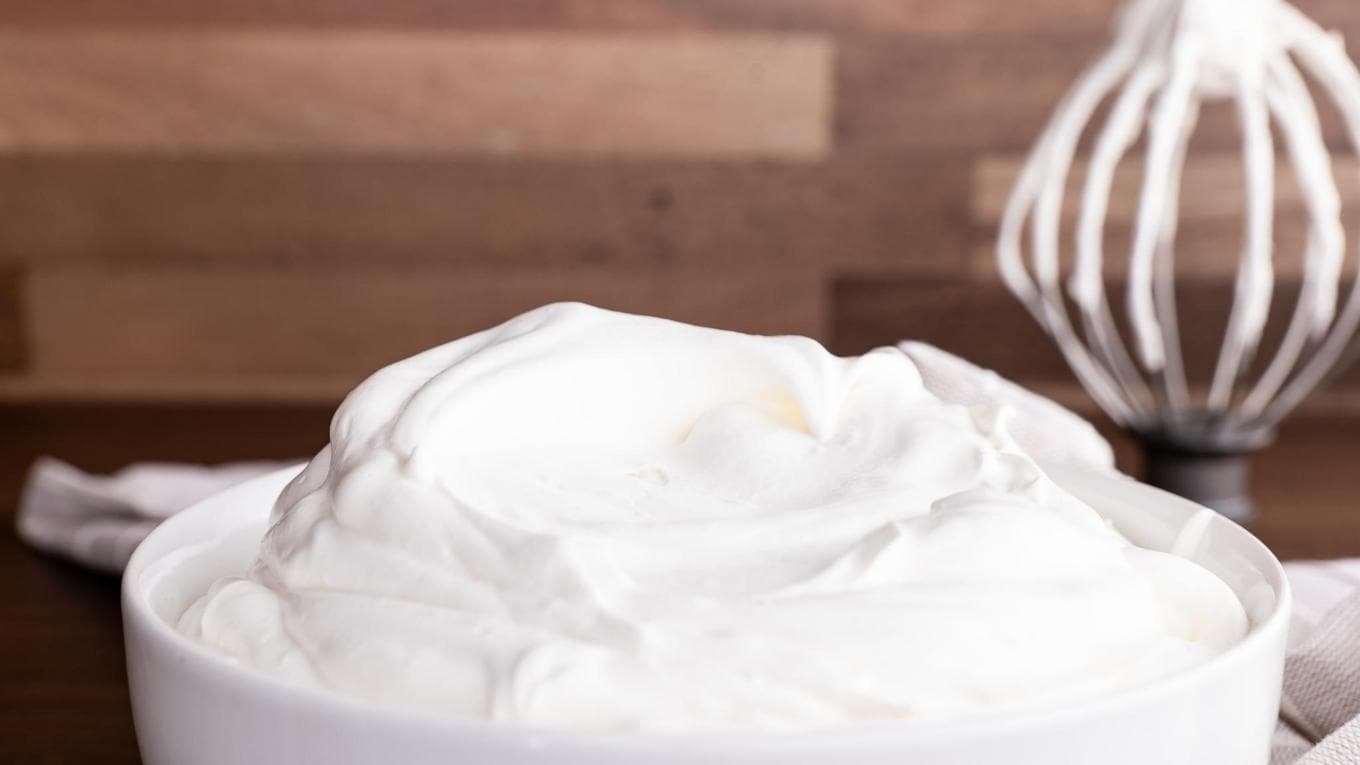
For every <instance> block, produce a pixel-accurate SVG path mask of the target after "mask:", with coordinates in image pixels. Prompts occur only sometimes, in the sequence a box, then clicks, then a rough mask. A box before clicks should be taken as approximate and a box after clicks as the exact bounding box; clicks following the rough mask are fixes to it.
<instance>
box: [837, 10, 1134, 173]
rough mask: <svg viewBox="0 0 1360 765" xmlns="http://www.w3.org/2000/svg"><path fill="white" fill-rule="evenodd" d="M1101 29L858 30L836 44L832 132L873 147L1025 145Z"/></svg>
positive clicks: (1097, 43)
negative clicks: (948, 34)
mask: <svg viewBox="0 0 1360 765" xmlns="http://www.w3.org/2000/svg"><path fill="white" fill-rule="evenodd" d="M1106 37H1107V33H1106V32H1105V30H1104V28H1103V27H1093V28H1089V29H1081V30H1078V31H1075V32H1066V31H1042V32H1026V33H991V32H988V33H978V34H971V35H967V36H964V37H961V38H954V37H944V36H938V35H889V34H881V35H872V34H864V35H861V36H859V37H857V38H856V39H855V40H854V41H853V43H850V42H847V43H846V44H843V45H841V46H839V48H838V50H837V54H838V55H837V71H836V96H837V101H836V109H837V113H836V127H837V138H838V139H839V142H840V143H841V144H842V145H846V146H857V147H873V148H886V147H909V148H971V149H986V150H988V151H1004V150H1008V149H1009V150H1020V149H1023V148H1025V147H1027V146H1029V144H1030V143H1031V142H1032V141H1033V140H1034V139H1035V138H1036V137H1037V136H1038V134H1039V131H1040V130H1041V129H1042V127H1043V125H1044V123H1045V121H1046V120H1047V118H1048V114H1049V112H1050V111H1051V110H1052V108H1053V105H1054V104H1056V103H1057V102H1058V99H1059V98H1061V96H1062V94H1063V93H1064V92H1065V91H1066V90H1067V88H1068V87H1069V86H1070V84H1071V82H1072V80H1073V78H1075V77H1076V76H1077V74H1078V73H1079V72H1080V71H1081V69H1082V67H1083V66H1084V64H1085V62H1086V61H1087V60H1089V59H1090V58H1091V57H1092V56H1093V55H1094V54H1095V53H1096V52H1097V51H1098V50H1099V49H1100V47H1101V46H1102V45H1103V44H1104V42H1105V40H1106Z"/></svg>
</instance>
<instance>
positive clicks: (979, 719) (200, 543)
mask: <svg viewBox="0 0 1360 765" xmlns="http://www.w3.org/2000/svg"><path fill="white" fill-rule="evenodd" d="M302 467H303V464H298V465H293V466H290V467H286V468H282V469H280V470H277V471H273V472H270V473H268V474H265V475H262V476H258V477H255V478H252V479H249V480H247V481H244V482H242V483H240V484H237V485H235V486H232V487H230V488H228V489H226V490H224V491H222V492H219V493H217V494H214V495H212V496H210V497H207V498H205V499H203V500H200V501H199V502H196V503H195V504H193V505H191V506H190V507H189V508H186V509H185V510H183V511H181V512H179V513H177V514H175V515H174V516H171V517H170V518H169V519H167V520H166V521H165V522H163V523H161V524H160V525H159V526H157V527H156V528H155V529H153V530H152V532H151V533H150V534H149V535H147V537H146V538H145V539H144V540H143V541H142V542H141V544H139V545H138V546H137V549H136V550H135V551H134V552H133V555H132V557H131V559H130V560H129V562H128V565H127V568H126V569H125V571H124V574H123V580H122V583H121V600H122V612H123V622H124V628H123V629H124V639H125V643H126V647H127V652H128V655H129V658H130V657H131V655H132V652H133V650H134V649H147V648H148V646H147V643H151V644H153V645H152V646H150V650H158V651H165V652H172V653H177V654H178V655H179V656H181V657H182V660H183V661H186V662H189V661H192V662H193V663H195V664H196V665H197V667H198V668H199V669H201V670H203V671H204V672H205V673H206V674H210V675H213V676H214V677H216V678H217V679H218V680H219V681H221V682H223V683H228V684H238V685H244V686H248V687H249V689H250V690H251V691H252V692H255V693H259V694H267V695H269V696H273V697H277V698H280V699H281V700H285V701H287V700H291V701H294V702H297V703H298V704H300V705H306V706H308V707H313V708H316V709H318V710H321V711H325V712H326V713H327V714H328V715H334V716H337V717H353V716H356V715H357V716H362V717H363V718H364V719H365V720H367V721H369V722H372V723H381V724H383V725H384V726H392V727H393V728H407V729H420V730H426V731H431V732H438V733H440V734H447V735H454V734H462V735H476V736H480V737H483V738H486V737H492V738H514V739H516V740H522V741H531V742H533V745H534V746H535V747H539V746H549V747H551V746H570V747H572V748H575V749H578V750H579V749H581V748H583V747H594V748H598V749H608V750H610V751H612V752H616V753H617V752H630V751H636V752H639V753H645V752H647V751H655V750H656V749H658V748H660V747H666V748H670V747H673V746H674V745H675V744H676V743H677V742H683V744H684V745H685V746H686V747H687V748H689V749H691V750H694V751H701V750H702V751H711V752H732V753H737V752H743V753H744V752H779V751H786V750H792V749H797V750H799V751H803V752H806V751H811V750H816V749H823V748H826V747H828V746H835V747H841V746H846V745H850V744H853V743H854V742H855V741H863V740H867V739H873V740H875V741H881V740H888V739H891V740H902V739H913V738H914V739H921V740H926V739H936V738H953V737H959V736H971V735H980V734H987V735H991V734H1004V733H1016V732H1024V731H1030V730H1040V729H1043V728H1048V727H1053V726H1058V725H1066V724H1074V723H1080V722H1081V721H1083V720H1098V719H1105V718H1109V717H1112V716H1118V715H1119V714H1120V713H1121V712H1122V711H1127V710H1130V709H1134V708H1138V707H1140V706H1143V705H1144V704H1146V703H1149V702H1155V701H1156V699H1158V698H1161V697H1166V696H1174V695H1176V694H1177V693H1178V691H1180V690H1181V689H1182V688H1184V687H1186V686H1192V687H1193V686H1194V685H1196V684H1198V683H1200V682H1202V681H1203V680H1204V679H1206V678H1209V677H1212V676H1215V675H1218V674H1219V673H1229V672H1232V671H1233V669H1234V665H1237V664H1240V663H1242V662H1250V661H1251V660H1252V656H1254V655H1255V654H1257V653H1258V652H1260V651H1264V650H1268V646H1267V645H1265V644H1267V643H1269V642H1271V641H1274V640H1277V639H1280V638H1282V637H1283V634H1284V633H1285V632H1286V631H1287V629H1288V624H1289V618H1290V610H1291V606H1292V591H1291V588H1290V584H1289V579H1288V577H1287V576H1286V575H1285V572H1284V568H1283V565H1282V564H1281V563H1280V561H1279V559H1278V558H1277V557H1276V556H1275V554H1274V553H1273V552H1271V551H1270V549H1269V548H1268V547H1267V546H1266V545H1265V544H1264V543H1263V542H1261V541H1260V540H1259V539H1257V538H1256V537H1255V536H1254V535H1253V534H1251V532H1249V531H1247V530H1246V529H1245V528H1242V527H1241V526H1239V525H1237V524H1236V523H1233V522H1232V521H1229V520H1228V519H1226V518H1223V520H1224V521H1225V522H1227V523H1228V524H1230V526H1231V528H1230V529H1229V530H1228V532H1229V533H1230V534H1232V535H1233V539H1232V545H1233V547H1234V548H1237V549H1240V550H1242V551H1244V552H1248V553H1249V554H1252V555H1253V557H1254V558H1256V559H1259V560H1262V561H1268V564H1269V570H1268V571H1267V570H1264V569H1263V570H1262V571H1261V573H1262V574H1263V576H1264V578H1265V579H1266V583H1267V584H1268V585H1269V586H1270V587H1271V588H1272V589H1273V590H1274V594H1275V603H1274V605H1273V607H1272V608H1271V609H1270V611H1269V613H1268V614H1267V615H1266V616H1265V617H1264V618H1262V619H1260V621H1259V622H1256V623H1253V624H1252V625H1251V628H1250V631H1249V632H1248V633H1247V635H1246V636H1245V637H1244V638H1243V639H1242V640H1239V641H1238V642H1237V643H1234V644H1233V645H1232V646H1231V647H1229V648H1228V649H1226V650H1224V651H1223V652H1222V653H1220V654H1218V655H1216V656H1214V657H1213V658H1211V659H1209V660H1207V661H1205V662H1202V663H1200V664H1197V665H1195V666H1193V667H1190V668H1189V669H1187V670H1184V671H1181V672H1178V673H1175V674H1172V675H1168V676H1165V677H1161V678H1157V679H1154V680H1151V681H1148V682H1145V683H1142V684H1139V685H1136V686H1133V687H1130V688H1126V689H1123V690H1120V691H1118V692H1115V693H1112V694H1109V695H1104V696H1100V697H1097V698H1092V699H1085V700H1077V701H1073V702H1071V703H1064V704H1060V705H1058V706H1054V707H1040V708H1035V709H1018V710H1010V711H1005V710H1001V711H998V712H996V713H981V714H976V715H969V716H967V717H963V718H957V719H944V720H887V721H864V722H852V723H847V724H841V725H835V726H827V727H818V728H811V729H795V730H784V729H749V728H734V729H702V730H693V731H634V730H624V731H595V730H577V729H570V728H559V727H553V726H547V725H537V724H532V723H524V722H516V721H503V720H489V719H482V718H476V717H464V716H456V715H448V714H440V713H435V712H430V711H424V710H412V709H402V708H399V707H393V706H388V705H384V704H380V703H377V702H372V701H367V700H365V699H361V698H357V697H352V696H346V695H343V694H341V693H338V692H333V691H328V690H325V689H321V688H314V687H311V686H306V685H301V684H295V683H292V682H289V681H287V680H283V679H279V678H277V677H274V676H272V675H269V674H267V673H265V672H262V671H259V670H256V669H254V668H252V667H250V666H248V665H245V664H242V663H240V662H237V661H235V660H233V659H231V658H229V657H227V656H224V655H221V654H219V653H217V652H215V651H213V650H211V649H210V648H208V647H206V646H204V645H201V644H199V643H197V642H195V641H193V640H191V639H190V638H188V637H186V636H184V635H182V634H181V633H180V632H179V631H178V630H176V629H175V628H174V627H173V626H172V625H171V624H170V623H169V622H168V621H167V620H166V619H163V618H161V617H160V616H159V615H158V614H157V613H156V612H155V610H154V608H153V606H152V605H151V599H150V597H149V593H150V590H151V585H152V584H154V583H155V582H156V581H159V580H158V579H157V578H153V577H148V576H147V574H148V572H149V571H154V570H155V568H154V567H155V566H156V564H158V563H161V562H163V561H167V559H169V558H172V557H176V556H177V554H179V555H186V554H188V553H189V552H191V551H200V550H202V549H205V548H207V547H210V546H212V545H215V544H222V543H223V541H224V540H225V538H226V537H228V536H229V534H230V533H231V532H234V531H239V530H240V529H242V528H245V527H247V526H249V525H252V524H254V523H257V522H258V521H257V520H256V518H257V516H247V517H249V518H250V520H239V519H234V518H230V517H229V516H227V513H226V510H227V509H228V508H230V507H232V506H233V505H239V504H240V503H241V500H240V498H241V497H244V496H251V495H255V494H258V493H259V492H260V491H261V490H262V487H263V486H265V485H268V484H272V483H278V484H279V486H280V487H282V486H283V485H285V484H286V483H287V482H288V481H291V480H292V478H293V477H294V476H296V475H297V474H298V473H299V472H300V471H301V469H302ZM1045 469H1046V470H1047V471H1048V472H1049V473H1050V474H1052V473H1053V472H1054V469H1053V468H1052V467H1051V466H1049V467H1046V468H1045ZM1056 472H1058V473H1059V474H1062V473H1069V472H1070V473H1076V474H1084V475H1086V476H1088V477H1089V478H1091V479H1094V480H1099V481H1106V480H1109V481H1111V486H1113V485H1115V482H1118V484H1119V485H1123V486H1126V487H1128V488H1130V489H1131V490H1134V491H1139V492H1143V493H1145V494H1147V495H1148V496H1149V497H1157V498H1158V501H1169V502H1172V503H1174V504H1176V505H1178V506H1181V507H1182V509H1183V510H1185V511H1186V512H1187V516H1186V518H1187V520H1188V519H1189V517H1190V515H1191V514H1194V513H1197V512H1199V511H1200V510H1202V509H1204V508H1203V507H1202V506H1200V505H1198V504H1196V503H1194V502H1191V501H1189V500H1186V499H1183V498H1181V497H1179V496H1176V495H1174V494H1171V493H1169V492H1165V491H1163V490H1161V489H1157V488H1155V487H1152V486H1149V485H1147V484H1144V483H1141V482H1139V481H1136V480H1134V479H1132V478H1129V477H1128V476H1125V475H1123V474H1119V473H1108V474H1107V473H1097V472H1094V471H1089V470H1082V469H1075V470H1074V469H1071V468H1066V467H1064V468H1060V469H1057V471H1056ZM1055 480H1058V482H1059V484H1060V485H1061V483H1062V481H1061V480H1060V479H1059V478H1055ZM223 517H227V521H226V522H225V523H224V522H223ZM1219 517H1221V516H1219ZM205 530H206V531H207V532H208V533H210V534H213V535H214V536H212V538H209V539H206V540H197V541H195V540H193V539H192V538H191V539H190V541H188V542H182V543H180V544H173V542H175V541H176V540H179V539H181V538H184V537H192V535H193V532H194V531H200V532H202V531H205ZM166 565H173V564H166ZM1271 579H1273V580H1274V581H1270V580H1271ZM134 632H139V633H140V634H134ZM130 691H131V694H132V696H133V697H134V698H133V706H134V708H135V707H136V698H135V697H136V696H137V690H136V689H131V688H130Z"/></svg>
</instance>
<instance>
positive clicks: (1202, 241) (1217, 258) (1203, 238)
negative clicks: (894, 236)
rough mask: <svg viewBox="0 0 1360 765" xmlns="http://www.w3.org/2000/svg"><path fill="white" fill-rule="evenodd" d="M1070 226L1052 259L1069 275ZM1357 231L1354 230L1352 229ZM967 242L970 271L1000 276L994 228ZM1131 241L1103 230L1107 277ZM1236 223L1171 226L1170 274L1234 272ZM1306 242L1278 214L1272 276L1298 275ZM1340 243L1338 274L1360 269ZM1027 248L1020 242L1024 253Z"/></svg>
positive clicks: (1118, 229)
mask: <svg viewBox="0 0 1360 765" xmlns="http://www.w3.org/2000/svg"><path fill="white" fill-rule="evenodd" d="M1070 229H1071V227H1070V226H1066V227H1064V230H1063V232H1062V236H1061V249H1060V251H1059V253H1058V260H1059V264H1060V268H1061V271H1062V272H1063V273H1064V274H1070V273H1071V270H1072V263H1073V261H1074V259H1075V254H1076V253H1075V250H1076V246H1075V244H1074V239H1073V237H1074V234H1073V232H1072V231H1071V230H1070ZM1354 233H1360V232H1354ZM977 239H978V241H977V244H976V245H975V246H974V247H973V252H972V264H973V275H974V276H975V277H978V278H984V279H1000V278H1001V274H1000V272H999V271H998V269H997V264H996V231H995V229H988V228H983V229H980V230H979V231H978V233H977ZM1132 241H1133V226H1132V225H1131V224H1128V223H1114V224H1111V225H1110V226H1108V227H1106V229H1105V236H1104V249H1103V261H1102V269H1101V270H1102V271H1103V272H1104V273H1105V274H1106V276H1107V277H1110V278H1114V279H1123V278H1124V276H1125V275H1127V273H1128V267H1129V250H1130V248H1131V246H1132ZM1242 241H1243V240H1242V222H1241V221H1238V220H1233V219H1228V218H1224V219H1217V220H1214V219H1210V220H1192V221H1184V222H1182V224H1181V225H1180V227H1179V228H1178V229H1177V231H1176V249H1175V262H1176V273H1177V274H1178V275H1179V276H1180V277H1181V278H1187V277H1188V278H1191V279H1199V280H1205V279H1222V280H1229V279H1232V278H1234V277H1235V276H1236V274H1237V269H1238V266H1239V264H1240V263H1241V257H1240V256H1241V253H1242ZM1307 241H1308V227H1307V225H1306V223H1305V222H1304V221H1303V220H1302V216H1301V215H1299V216H1290V215H1281V216H1280V217H1279V218H1277V220H1276V222H1275V236H1274V242H1275V250H1274V256H1273V263H1274V268H1275V276H1276V278H1279V279H1283V280H1287V281H1297V280H1298V279H1299V278H1301V277H1302V276H1303V269H1304V259H1305V258H1304V256H1305V254H1306V249H1305V248H1306V244H1307ZM1349 241H1351V242H1352V244H1350V245H1348V246H1347V248H1346V260H1345V262H1344V264H1343V266H1342V273H1343V274H1354V273H1356V271H1357V270H1360V259H1358V258H1357V257H1356V247H1355V245H1354V244H1353V242H1354V239H1353V238H1352V239H1349ZM1029 253H1030V250H1029V248H1028V242H1026V250H1025V257H1026V258H1028V257H1029Z"/></svg>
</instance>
